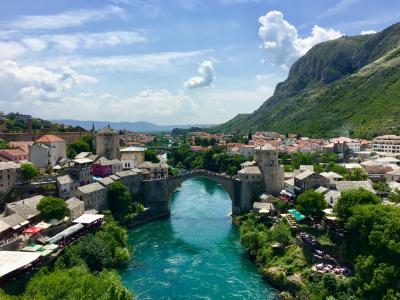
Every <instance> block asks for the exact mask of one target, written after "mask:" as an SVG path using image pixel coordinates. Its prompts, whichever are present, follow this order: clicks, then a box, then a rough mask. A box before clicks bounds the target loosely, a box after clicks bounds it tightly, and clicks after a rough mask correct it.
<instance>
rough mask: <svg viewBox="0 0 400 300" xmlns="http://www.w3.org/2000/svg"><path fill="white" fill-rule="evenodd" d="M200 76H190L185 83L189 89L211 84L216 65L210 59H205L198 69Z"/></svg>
mask: <svg viewBox="0 0 400 300" xmlns="http://www.w3.org/2000/svg"><path fill="white" fill-rule="evenodd" d="M198 72H199V76H195V77H192V78H190V79H189V80H188V81H186V82H185V83H184V85H185V87H186V88H188V89H195V88H199V87H203V86H209V85H210V84H211V83H212V82H213V80H214V77H215V76H214V65H213V62H212V61H210V60H204V61H203V62H202V63H201V64H200V66H199V69H198Z"/></svg>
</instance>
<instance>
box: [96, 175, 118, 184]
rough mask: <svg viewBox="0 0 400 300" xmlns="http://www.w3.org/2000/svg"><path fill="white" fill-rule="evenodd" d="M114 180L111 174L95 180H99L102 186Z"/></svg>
mask: <svg viewBox="0 0 400 300" xmlns="http://www.w3.org/2000/svg"><path fill="white" fill-rule="evenodd" d="M114 181H115V180H114V179H113V178H112V177H111V176H108V177H104V178H101V179H99V180H97V182H100V183H101V184H102V185H104V186H107V185H110V184H111V183H113V182H114Z"/></svg>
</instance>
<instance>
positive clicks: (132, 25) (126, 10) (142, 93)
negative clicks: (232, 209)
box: [0, 0, 400, 124]
mask: <svg viewBox="0 0 400 300" xmlns="http://www.w3.org/2000/svg"><path fill="white" fill-rule="evenodd" d="M0 8H1V9H0V24H1V27H0V109H1V110H4V111H6V112H9V111H19V112H21V113H30V114H33V115H34V116H37V117H42V118H46V119H60V118H72V119H79V120H105V121H151V122H154V123H158V124H196V123H197V124H198V123H202V124H205V123H207V124H209V123H221V122H224V121H227V120H228V119H230V118H232V117H233V116H235V115H236V114H238V113H249V112H252V111H254V110H255V109H257V108H258V107H259V106H260V105H261V104H262V103H263V102H264V101H265V99H267V98H268V97H269V96H271V94H272V93H273V90H274V88H275V85H276V84H277V83H278V82H280V81H283V80H284V79H285V78H286V76H287V73H288V69H289V68H290V66H291V64H292V63H293V62H294V61H295V60H296V59H297V58H298V57H300V56H301V55H304V54H305V53H306V52H307V51H308V50H309V49H310V48H311V47H312V46H313V45H315V44H316V43H319V42H323V41H326V40H330V39H335V38H338V37H340V36H341V35H356V34H361V33H363V34H365V33H373V32H376V31H380V30H382V29H384V28H385V27H387V26H389V25H391V24H393V23H395V22H398V21H399V17H398V16H400V3H399V2H398V1H389V0H387V1H369V0H368V1H367V0H339V1H332V0H324V1H319V0H318V1H317V0H314V1H311V0H302V1H300V0H297V1H296V0H283V1H282V0H279V1H278V0H203V1H201V0H147V1H146V0H109V1H107V0H103V1H100V0H90V1H89V0H86V1H78V0H76V1H71V0H57V1H54V0H35V1H25V0H13V1H2V3H1V4H0Z"/></svg>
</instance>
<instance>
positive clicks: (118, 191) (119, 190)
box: [107, 181, 132, 222]
mask: <svg viewBox="0 0 400 300" xmlns="http://www.w3.org/2000/svg"><path fill="white" fill-rule="evenodd" d="M107 193H108V197H107V198H108V207H109V208H110V210H111V212H112V214H113V215H114V217H115V218H116V219H117V220H118V221H120V222H122V221H123V220H124V217H125V216H126V215H127V213H128V212H129V208H130V205H131V202H132V197H131V194H130V193H129V191H128V188H127V187H126V186H125V185H124V184H123V183H122V182H120V181H114V182H113V183H111V184H110V186H109V188H108V192H107Z"/></svg>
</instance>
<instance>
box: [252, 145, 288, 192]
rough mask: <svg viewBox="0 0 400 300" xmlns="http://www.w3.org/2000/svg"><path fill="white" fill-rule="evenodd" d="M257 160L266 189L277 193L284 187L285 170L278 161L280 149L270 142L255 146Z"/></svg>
mask: <svg viewBox="0 0 400 300" xmlns="http://www.w3.org/2000/svg"><path fill="white" fill-rule="evenodd" d="M255 160H256V162H257V165H258V167H259V168H260V170H261V173H262V176H263V179H264V185H265V187H264V188H265V191H266V192H267V193H269V194H273V195H277V194H279V193H280V192H281V190H282V189H283V181H284V170H283V166H280V165H279V163H278V150H277V149H276V148H275V147H274V146H272V145H271V144H269V143H266V144H265V145H264V146H259V147H257V148H255Z"/></svg>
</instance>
